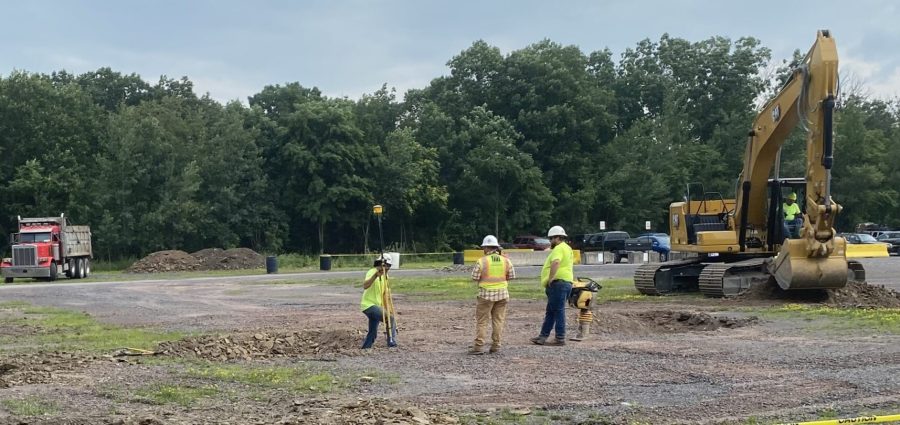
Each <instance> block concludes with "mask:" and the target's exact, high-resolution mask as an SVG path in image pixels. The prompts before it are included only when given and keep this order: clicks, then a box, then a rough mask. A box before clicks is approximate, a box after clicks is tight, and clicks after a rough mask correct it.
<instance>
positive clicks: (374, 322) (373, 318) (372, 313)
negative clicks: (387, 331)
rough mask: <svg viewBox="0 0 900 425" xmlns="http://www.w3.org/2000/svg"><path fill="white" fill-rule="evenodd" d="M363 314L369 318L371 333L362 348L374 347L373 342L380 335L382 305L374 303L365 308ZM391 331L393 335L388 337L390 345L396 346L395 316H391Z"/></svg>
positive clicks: (367, 335)
mask: <svg viewBox="0 0 900 425" xmlns="http://www.w3.org/2000/svg"><path fill="white" fill-rule="evenodd" d="M363 314H365V315H366V317H368V318H369V333H367V334H366V340H365V341H363V345H362V348H372V344H374V343H375V338H376V337H378V324H379V323H381V320H382V318H383V317H382V311H381V307H379V306H377V305H373V306H371V307H369V308H367V309H365V310H363ZM391 324H392V326H391V330H392V331H393V332H391V335H392V337H391V338H390V339H388V344H387V345H388V347H396V346H397V341H396V337H397V322H396V321H395V320H394V316H391Z"/></svg>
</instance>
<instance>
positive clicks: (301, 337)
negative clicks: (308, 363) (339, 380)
mask: <svg viewBox="0 0 900 425" xmlns="http://www.w3.org/2000/svg"><path fill="white" fill-rule="evenodd" d="M361 343H362V335H361V333H360V332H359V331H358V330H350V329H336V330H324V331H320V330H305V331H300V332H292V333H270V332H257V333H248V334H233V335H225V336H222V335H218V336H216V335H206V336H200V337H195V338H185V339H182V340H179V341H173V342H164V343H161V344H159V348H158V349H157V352H159V353H162V354H167V355H172V356H193V357H200V358H204V359H208V360H218V361H226V360H251V359H265V358H270V357H297V356H303V357H315V358H323V357H324V358H328V357H335V356H339V355H360V354H361V353H360V350H359V346H360V344H361Z"/></svg>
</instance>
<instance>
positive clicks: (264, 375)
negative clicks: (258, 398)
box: [187, 363, 349, 393]
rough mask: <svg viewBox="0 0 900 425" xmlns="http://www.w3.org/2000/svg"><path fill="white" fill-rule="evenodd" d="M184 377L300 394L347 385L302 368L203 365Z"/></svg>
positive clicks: (188, 370)
mask: <svg viewBox="0 0 900 425" xmlns="http://www.w3.org/2000/svg"><path fill="white" fill-rule="evenodd" d="M187 374H188V375H189V376H191V377H194V378H203V379H210V380H216V381H225V382H234V383H239V384H246V385H252V386H258V387H266V388H284V389H289V390H292V391H295V392H302V393H310V392H312V393H328V392H332V391H334V390H336V389H338V388H342V387H346V386H348V385H349V383H348V382H347V381H346V380H341V379H338V377H336V376H335V375H332V374H331V373H329V372H314V371H311V370H309V369H307V368H305V367H302V366H292V367H287V366H251V365H244V364H218V363H202V364H195V365H193V366H191V367H189V368H188V369H187Z"/></svg>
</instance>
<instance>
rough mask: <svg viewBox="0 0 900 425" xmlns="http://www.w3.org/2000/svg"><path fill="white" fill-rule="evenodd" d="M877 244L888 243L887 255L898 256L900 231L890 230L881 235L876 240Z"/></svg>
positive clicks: (899, 252) (899, 253)
mask: <svg viewBox="0 0 900 425" xmlns="http://www.w3.org/2000/svg"><path fill="white" fill-rule="evenodd" d="M875 239H876V240H877V241H878V242H884V243H889V244H891V246H890V247H889V248H888V254H891V255H900V230H890V231H887V232H884V233H882V234H881V235H879V236H878V237H877V238H875Z"/></svg>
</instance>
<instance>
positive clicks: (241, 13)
mask: <svg viewBox="0 0 900 425" xmlns="http://www.w3.org/2000/svg"><path fill="white" fill-rule="evenodd" d="M0 16H2V17H3V19H2V24H0V40H3V41H2V42H0V75H2V76H7V75H9V74H10V73H11V72H13V71H14V70H21V71H28V72H39V73H50V72H52V71H59V70H66V71H69V72H72V73H76V74H79V73H83V72H87V71H92V70H96V69H98V68H101V67H110V68H112V69H113V70H114V71H117V72H120V73H123V74H131V73H136V74H139V75H140V76H141V77H143V79H145V80H147V81H150V82H151V83H155V82H156V81H158V79H159V77H160V76H161V75H166V76H168V77H170V78H180V77H182V76H187V77H188V78H189V79H190V80H191V81H193V82H194V87H195V91H197V92H198V93H199V94H203V93H209V94H210V96H211V97H212V98H214V99H216V100H219V101H221V102H227V101H230V100H239V101H241V102H244V103H246V101H247V97H248V96H252V95H253V94H255V93H258V92H259V91H261V90H262V88H263V87H265V86H266V85H273V84H284V83H288V82H299V83H300V84H301V85H303V86H306V87H318V88H319V89H320V90H322V91H323V92H324V93H325V94H326V95H328V96H334V97H349V98H353V99H356V98H359V97H360V96H362V95H363V94H365V93H372V92H374V91H375V90H377V89H379V88H380V87H381V86H382V85H383V84H387V85H388V87H393V88H396V89H397V91H398V94H400V95H402V93H404V92H405V91H406V90H408V89H411V88H422V87H425V86H427V85H428V83H429V82H430V81H431V79H433V78H436V77H438V76H441V75H446V74H448V73H449V69H448V68H447V65H446V64H447V61H449V60H450V59H451V58H452V57H453V56H455V55H457V54H458V53H460V52H461V51H463V50H465V49H466V48H468V47H469V46H471V45H472V43H473V42H475V41H476V40H479V39H481V40H485V41H486V42H487V43H489V44H491V45H493V46H497V47H499V48H500V49H501V51H502V52H503V53H509V52H511V51H513V50H517V49H521V48H523V47H526V46H528V45H530V44H532V43H535V42H538V41H540V40H542V39H550V40H552V41H555V42H557V43H561V44H565V45H570V44H574V45H576V46H578V47H580V48H581V50H582V51H583V52H585V53H589V52H591V51H595V50H602V49H604V48H609V49H610V50H611V51H612V52H613V54H614V59H617V58H618V57H619V55H620V54H621V53H622V52H623V51H624V50H625V49H627V48H629V47H633V46H634V45H636V44H637V43H638V42H639V41H641V40H643V39H648V38H649V39H650V40H659V38H660V36H661V35H662V34H664V33H668V34H670V35H671V36H674V37H681V38H684V39H687V40H690V41H700V40H704V39H707V38H709V37H713V36H725V37H729V38H731V39H733V40H735V39H737V38H740V37H745V36H751V37H755V38H757V39H759V40H761V41H762V44H763V45H764V46H766V47H768V48H770V49H771V50H772V54H773V61H774V62H780V61H781V60H782V59H786V58H789V57H790V56H791V53H792V52H793V51H794V50H795V49H799V50H801V51H803V52H806V50H808V49H809V47H810V46H811V45H812V43H813V42H814V41H815V36H816V31H817V30H818V29H823V28H827V29H830V30H831V32H832V34H833V36H834V37H835V39H836V41H837V47H838V54H839V56H840V67H841V68H840V69H841V73H842V75H844V76H852V78H853V79H854V80H855V81H856V82H857V83H862V84H863V85H864V88H865V90H866V92H867V93H868V94H869V95H871V96H875V97H880V98H895V97H898V96H900V47H898V46H900V24H898V23H900V2H895V1H890V0H880V1H879V0H868V1H867V0H856V1H853V2H850V1H846V0H843V1H836V0H819V1H799V0H795V1H785V0H781V1H769V0H758V1H754V2H746V1H745V2H737V1H727V0H718V1H712V0H710V1H702V0H665V1H649V0H648V1H640V0H631V1H619V0H608V1H602V0H596V1H575V0H573V1H565V0H561V1H556V2H551V1H546V0H543V1H531V0H522V1H487V0H483V1H469V0H455V1H452V2H451V1H444V2H438V1H428V0H419V1H412V0H404V1H399V0H398V1H378V0H373V1H339V0H331V1H325V0H322V1H301V0H296V1H254V2H250V1H235V0H217V1H213V0H194V1H190V0H180V1H171V0H159V1H126V0H119V1H107V0H93V1H87V0H84V1H41V0H33V1H11V0H0Z"/></svg>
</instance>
